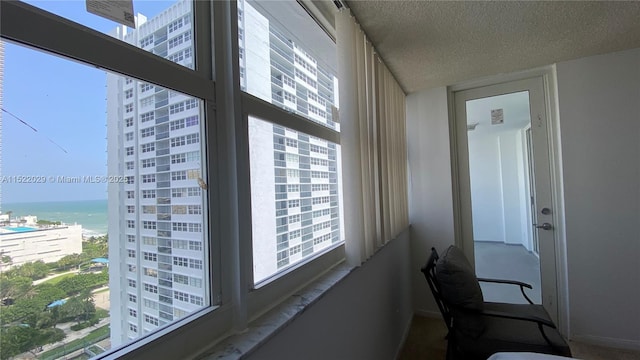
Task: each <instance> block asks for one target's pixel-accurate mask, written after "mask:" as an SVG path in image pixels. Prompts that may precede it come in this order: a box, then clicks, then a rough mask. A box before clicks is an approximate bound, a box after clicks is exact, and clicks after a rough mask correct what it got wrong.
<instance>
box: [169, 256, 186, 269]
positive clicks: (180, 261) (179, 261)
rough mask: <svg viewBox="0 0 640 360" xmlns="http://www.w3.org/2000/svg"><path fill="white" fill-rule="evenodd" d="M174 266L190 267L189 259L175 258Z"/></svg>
mask: <svg viewBox="0 0 640 360" xmlns="http://www.w3.org/2000/svg"><path fill="white" fill-rule="evenodd" d="M173 265H175V266H182V267H189V259H187V258H184V257H179V256H174V257H173Z"/></svg>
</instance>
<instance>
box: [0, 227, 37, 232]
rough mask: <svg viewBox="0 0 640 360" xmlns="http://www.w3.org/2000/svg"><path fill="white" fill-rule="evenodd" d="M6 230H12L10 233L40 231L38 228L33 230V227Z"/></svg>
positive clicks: (8, 228)
mask: <svg viewBox="0 0 640 360" xmlns="http://www.w3.org/2000/svg"><path fill="white" fill-rule="evenodd" d="M5 229H6V230H10V231H15V232H27V231H34V230H38V229H36V228H32V227H26V226H18V227H6V228H5Z"/></svg>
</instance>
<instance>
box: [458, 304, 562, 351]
mask: <svg viewBox="0 0 640 360" xmlns="http://www.w3.org/2000/svg"><path fill="white" fill-rule="evenodd" d="M484 305H485V310H487V311H500V312H507V313H514V314H520V315H530V316H536V317H539V318H542V319H546V320H549V321H551V318H550V317H549V314H548V313H547V312H546V311H545V310H544V308H543V307H542V306H541V305H529V304H503V303H490V302H488V303H485V304H484ZM484 325H485V329H484V332H483V333H482V334H481V335H480V336H477V337H471V336H468V335H466V334H465V333H464V332H463V331H456V337H457V343H458V346H459V348H460V350H462V352H463V353H470V354H474V355H480V358H484V359H486V358H487V357H489V356H491V355H492V354H494V353H496V352H506V351H526V352H536V353H543V354H553V355H561V356H571V350H570V349H569V345H568V344H567V343H566V341H565V340H564V339H563V338H562V335H560V333H559V332H558V330H556V329H552V328H550V327H548V326H543V329H544V333H545V335H546V336H547V337H548V338H549V340H550V341H551V342H552V343H553V344H554V346H553V347H552V346H550V345H549V344H548V343H547V342H546V341H545V339H544V337H542V334H541V333H540V330H539V329H538V325H537V324H536V323H534V322H529V321H522V320H513V319H504V318H496V317H491V316H484Z"/></svg>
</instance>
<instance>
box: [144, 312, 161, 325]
mask: <svg viewBox="0 0 640 360" xmlns="http://www.w3.org/2000/svg"><path fill="white" fill-rule="evenodd" d="M144 322H146V323H147V324H151V325H153V326H158V318H155V317H153V316H151V315H147V314H145V315H144Z"/></svg>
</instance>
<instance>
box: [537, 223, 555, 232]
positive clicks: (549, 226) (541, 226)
mask: <svg viewBox="0 0 640 360" xmlns="http://www.w3.org/2000/svg"><path fill="white" fill-rule="evenodd" d="M533 226H535V227H536V229H542V230H551V229H553V225H551V224H549V223H543V224H542V225H538V224H533Z"/></svg>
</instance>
